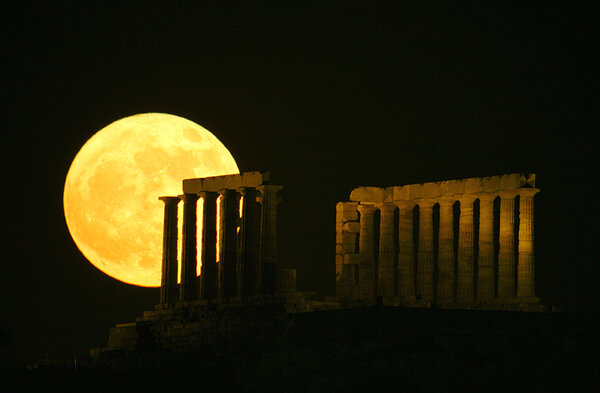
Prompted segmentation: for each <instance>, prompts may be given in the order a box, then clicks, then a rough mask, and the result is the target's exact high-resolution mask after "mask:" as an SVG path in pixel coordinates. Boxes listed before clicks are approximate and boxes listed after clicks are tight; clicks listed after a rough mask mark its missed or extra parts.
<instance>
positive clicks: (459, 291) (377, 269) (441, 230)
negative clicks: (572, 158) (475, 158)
mask: <svg viewBox="0 0 600 393" xmlns="http://www.w3.org/2000/svg"><path fill="white" fill-rule="evenodd" d="M538 191H539V190H538V189H537V188H535V174H507V175H502V176H492V177H484V178H469V179H461V180H449V181H441V182H432V183H423V184H410V185H404V186H393V187H383V188H382V187H358V188H355V189H354V190H353V191H352V192H351V193H350V201H349V202H339V203H338V204H337V206H336V296H337V297H338V298H340V299H353V300H360V301H362V302H364V303H366V304H375V303H377V302H379V303H382V304H387V305H397V306H399V305H406V306H417V307H423V306H425V307H426V306H429V307H430V306H432V305H435V306H441V307H467V308H470V307H480V308H515V306H518V307H520V308H521V309H535V308H537V306H541V305H539V298H537V297H536V296H535V280H534V270H535V256H534V227H533V226H534V221H533V213H534V204H533V199H534V195H535V194H536V193H537V192H538Z"/></svg>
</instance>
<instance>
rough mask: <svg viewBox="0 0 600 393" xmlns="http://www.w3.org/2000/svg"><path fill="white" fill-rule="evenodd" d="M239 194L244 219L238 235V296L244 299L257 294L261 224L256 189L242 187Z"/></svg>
mask: <svg viewBox="0 0 600 393" xmlns="http://www.w3.org/2000/svg"><path fill="white" fill-rule="evenodd" d="M238 192H239V193H240V194H241V195H242V197H243V202H242V218H241V225H240V233H239V235H238V255H237V266H238V268H237V272H238V294H239V295H240V296H242V297H247V296H253V295H255V294H256V293H257V289H258V288H257V287H256V281H257V277H258V273H257V269H258V264H259V260H258V259H259V255H258V251H259V250H258V246H259V230H260V222H259V220H258V214H257V213H258V204H257V203H256V189H255V188H253V187H242V188H239V189H238Z"/></svg>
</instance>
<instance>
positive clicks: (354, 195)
mask: <svg viewBox="0 0 600 393" xmlns="http://www.w3.org/2000/svg"><path fill="white" fill-rule="evenodd" d="M519 188H535V174H534V173H531V174H523V173H511V174H507V175H500V176H489V177H472V178H468V179H459V180H444V181H438V182H430V183H421V184H407V185H404V186H391V187H357V188H355V189H354V190H352V192H351V193H350V200H351V201H356V202H361V203H384V202H394V201H404V200H412V199H423V198H439V197H446V196H451V195H472V194H479V193H490V192H491V193H494V192H500V191H509V190H515V189H519Z"/></svg>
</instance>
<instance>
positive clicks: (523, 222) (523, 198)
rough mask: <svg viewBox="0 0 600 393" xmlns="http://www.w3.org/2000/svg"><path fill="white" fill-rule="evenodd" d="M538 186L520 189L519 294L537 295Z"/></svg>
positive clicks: (526, 295)
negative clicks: (535, 206)
mask: <svg viewBox="0 0 600 393" xmlns="http://www.w3.org/2000/svg"><path fill="white" fill-rule="evenodd" d="M538 192H539V190H538V189H537V188H521V189H519V260H518V266H517V296H519V297H534V296H535V252H534V239H533V237H534V236H533V235H534V232H533V197H534V195H535V194H537V193H538Z"/></svg>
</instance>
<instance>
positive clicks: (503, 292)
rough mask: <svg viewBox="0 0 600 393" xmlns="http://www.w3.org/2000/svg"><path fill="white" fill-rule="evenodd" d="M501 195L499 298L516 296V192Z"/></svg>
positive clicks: (505, 192)
mask: <svg viewBox="0 0 600 393" xmlns="http://www.w3.org/2000/svg"><path fill="white" fill-rule="evenodd" d="M498 194H499V195H500V198H501V199H500V233H499V234H498V237H499V242H500V249H499V251H498V297H499V298H507V297H513V296H515V290H516V288H515V197H516V195H517V194H516V192H515V191H502V192H499V193H498Z"/></svg>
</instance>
